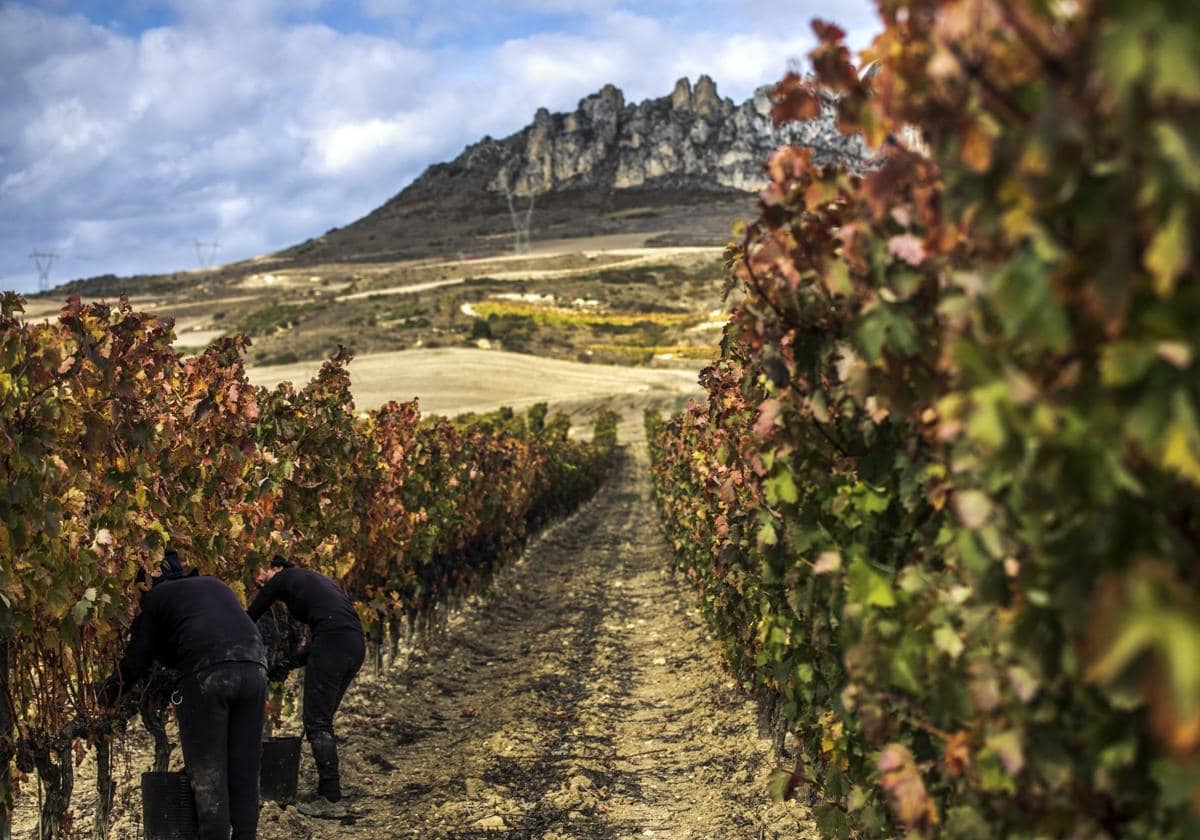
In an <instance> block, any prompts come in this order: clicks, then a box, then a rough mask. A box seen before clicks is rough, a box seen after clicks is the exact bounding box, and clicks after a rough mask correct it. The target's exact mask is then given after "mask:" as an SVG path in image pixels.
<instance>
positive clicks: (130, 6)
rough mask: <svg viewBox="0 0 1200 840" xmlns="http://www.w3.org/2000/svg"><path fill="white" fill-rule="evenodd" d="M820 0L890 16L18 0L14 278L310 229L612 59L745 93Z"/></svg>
mask: <svg viewBox="0 0 1200 840" xmlns="http://www.w3.org/2000/svg"><path fill="white" fill-rule="evenodd" d="M813 17H821V18H823V19H826V20H832V21H834V22H837V23H839V24H840V25H841V26H842V27H843V28H844V29H846V30H847V31H848V33H849V38H850V42H851V45H852V46H853V47H855V48H861V47H864V46H866V45H867V44H868V43H869V41H870V39H871V37H872V36H873V35H874V33H875V31H876V30H877V28H878V26H877V19H876V16H875V12H874V6H873V3H872V2H871V0H823V1H822V2H818V1H817V0H795V2H790V3H789V2H779V1H778V0H775V2H771V3H764V2H759V3H751V2H741V1H740V0H730V2H711V1H710V0H659V2H633V0H629V1H628V2H620V0H578V2H569V1H568V0H507V2H501V0H479V2H470V0H424V2H421V0H94V2H77V1H76V0H29V2H7V0H0V289H16V290H18V291H26V292H28V291H34V290H36V288H37V286H38V272H37V268H36V264H35V262H36V261H35V260H34V259H32V258H31V256H30V255H31V254H33V253H35V252H41V253H52V254H55V255H56V258H55V259H54V260H53V262H52V264H50V266H49V280H50V282H51V284H58V283H62V282H66V281H67V280H71V279H75V278H79V277H91V276H95V275H100V274H109V273H112V274H119V275H128V274H139V273H163V272H169V271H177V270H184V269H191V268H196V267H198V266H200V265H201V264H202V263H203V262H211V261H215V262H229V261H232V260H237V259H244V258H246V257H250V256H254V255H257V254H262V253H266V252H269V251H273V250H277V249H280V248H283V247H286V246H288V245H292V244H295V243H297V242H302V241H303V240H305V239H308V238H309V237H312V236H319V235H320V234H322V233H324V232H325V231H326V230H328V229H330V228H332V227H339V226H342V225H345V224H348V223H349V222H352V221H354V220H355V219H358V218H360V217H361V216H363V215H365V214H366V213H368V212H370V211H371V210H372V209H374V208H375V207H377V206H379V205H380V204H382V203H383V202H385V201H386V200H387V199H389V198H390V197H392V196H393V195H395V194H396V193H397V192H399V191H400V190H401V189H403V188H404V187H405V186H406V185H407V184H408V183H410V182H411V181H412V180H413V179H414V178H415V177H417V176H418V175H419V174H420V173H421V172H422V171H423V170H424V169H425V167H426V166H428V165H430V164H433V163H437V162H441V161H446V160H451V159H453V158H454V157H456V156H457V155H458V153H459V152H461V151H462V149H463V147H465V146H466V145H468V144H470V143H473V142H475V141H476V140H478V139H480V138H481V137H482V136H483V135H485V134H490V135H492V136H494V137H504V136H507V135H508V134H511V133H513V132H514V131H518V130H519V129H520V128H522V127H523V126H524V125H526V124H527V123H529V122H530V121H531V119H532V116H533V113H534V111H536V110H537V108H539V107H541V106H545V107H547V108H549V109H550V110H552V111H570V110H573V109H574V108H575V106H576V104H577V103H578V101H579V100H580V99H581V98H583V97H584V96H587V95H588V94H590V93H593V92H595V91H597V90H599V89H600V87H602V86H603V85H604V84H606V83H609V82H611V83H613V84H616V85H617V86H618V87H620V88H621V89H622V90H623V91H624V93H625V99H626V101H627V102H637V101H640V100H642V99H646V98H650V97H657V96H664V95H667V94H669V93H670V91H671V88H672V86H673V84H674V82H675V80H676V79H678V78H680V77H683V76H687V77H689V78H690V79H692V80H693V81H695V79H696V78H697V76H699V75H700V74H701V73H707V74H708V75H710V76H712V77H713V79H714V80H715V81H716V83H717V88H718V91H719V93H720V94H721V95H722V96H727V97H730V98H732V99H733V100H734V101H736V102H740V101H742V100H743V99H745V98H746V97H747V96H749V95H750V94H751V93H752V92H753V90H754V89H755V88H756V87H758V86H760V85H763V84H768V83H771V82H773V81H777V80H778V79H779V78H780V77H782V75H783V73H784V72H785V71H786V70H787V69H788V67H789V66H792V65H795V64H796V63H797V62H802V61H803V57H804V55H805V54H806V53H807V52H808V51H809V50H810V49H811V48H812V44H813V37H812V31H811V29H810V28H809V21H810V20H811V19H812V18H813ZM197 243H201V246H200V247H199V248H198V247H197ZM42 263H43V265H45V264H46V263H47V260H46V259H42Z"/></svg>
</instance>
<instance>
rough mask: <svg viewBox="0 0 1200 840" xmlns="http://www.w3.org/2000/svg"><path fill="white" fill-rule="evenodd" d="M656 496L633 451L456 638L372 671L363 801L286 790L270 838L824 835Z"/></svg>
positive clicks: (357, 731)
mask: <svg viewBox="0 0 1200 840" xmlns="http://www.w3.org/2000/svg"><path fill="white" fill-rule="evenodd" d="M648 492H649V485H648V481H647V467H646V463H645V458H644V455H643V454H641V452H640V451H635V452H633V453H631V454H628V455H626V456H625V457H623V459H622V462H621V464H620V467H619V468H618V470H617V472H616V475H615V476H614V478H613V479H612V481H610V483H609V484H608V485H607V486H606V487H605V488H604V489H603V490H602V491H601V492H600V494H599V495H598V497H597V498H596V499H595V500H593V501H592V502H591V503H590V504H589V505H587V506H586V507H585V508H584V509H582V510H581V511H580V512H578V513H577V514H576V515H575V516H574V517H572V518H571V519H569V520H567V521H564V522H562V523H559V524H557V525H555V526H553V527H552V528H551V529H550V530H548V531H547V532H546V533H545V534H543V535H542V536H541V537H540V538H538V539H536V540H535V542H534V543H533V544H532V545H531V546H530V548H529V550H528V551H527V552H526V555H525V557H524V558H523V559H522V560H521V561H520V562H519V563H518V564H516V565H515V566H514V567H513V568H512V569H510V570H509V571H507V572H506V574H505V576H504V578H503V579H502V580H501V581H500V582H499V583H498V585H497V591H496V592H495V593H493V595H492V596H491V597H489V598H488V599H486V600H485V601H483V602H482V603H480V604H478V605H476V606H475V607H473V608H471V609H468V610H467V611H466V612H464V613H462V614H460V615H459V616H458V617H457V618H456V619H455V620H454V621H453V622H452V625H451V627H450V630H449V631H448V632H447V633H446V635H444V636H443V637H441V638H439V639H437V640H435V641H433V642H432V643H431V644H430V645H429V646H427V647H426V648H425V649H424V651H422V652H420V653H418V654H414V655H412V656H411V658H410V660H409V661H408V663H407V664H401V665H400V666H398V667H397V668H395V669H392V670H385V672H384V673H383V674H381V675H379V676H370V675H367V676H363V677H361V678H360V680H359V683H358V684H357V686H356V687H355V688H354V689H352V694H351V695H350V697H349V698H348V700H347V703H346V706H345V710H344V712H343V714H342V715H341V716H340V717H339V720H338V726H339V738H340V740H341V742H342V747H341V751H342V756H343V765H344V771H343V773H344V779H345V786H346V788H347V791H348V793H349V795H350V796H351V797H352V802H353V810H354V816H353V817H352V818H351V819H348V820H346V821H345V822H344V823H336V822H335V823H330V822H329V821H321V820H315V819H310V818H307V817H304V816H301V815H300V814H298V813H297V812H296V811H295V809H292V808H288V809H286V810H280V809H279V808H278V807H276V806H274V805H269V806H267V807H266V809H265V810H264V812H263V823H262V826H261V830H260V836H261V837H262V838H264V840H304V838H323V837H338V838H371V840H382V838H387V837H422V838H467V837H485V836H507V837H519V838H544V840H554V839H555V838H596V839H597V840H599V839H600V838H605V839H606V840H607V838H614V839H615V838H628V837H639V838H640V837H657V838H671V839H672V840H683V838H695V840H700V838H705V840H710V838H724V839H726V840H735V839H736V840H743V838H749V839H750V840H754V838H770V837H780V838H782V837H788V838H806V837H816V836H817V833H816V830H815V828H814V827H812V825H811V823H810V822H809V821H808V815H807V811H806V810H805V808H804V807H803V806H801V805H799V804H797V803H794V802H793V803H771V802H770V801H769V800H768V798H767V794H766V788H767V779H768V777H769V775H770V772H771V769H772V768H773V766H774V759H773V758H772V756H771V754H770V744H769V742H768V741H767V740H765V739H760V738H759V736H758V731H757V727H756V714H755V710H754V707H753V704H752V703H750V702H748V701H747V700H746V698H745V697H744V696H743V695H742V694H741V693H740V692H738V691H736V690H735V688H734V686H733V683H732V682H731V681H730V679H729V677H728V676H727V675H726V674H725V672H724V671H723V669H722V667H721V663H720V659H719V656H718V654H717V652H716V650H715V647H714V645H713V643H712V641H711V640H710V639H709V638H708V636H707V633H706V631H705V630H704V628H703V627H702V623H701V619H700V617H699V615H698V613H697V612H696V611H695V610H694V609H692V608H690V606H689V602H688V600H687V598H686V597H685V593H684V591H683V590H682V589H681V585H680V584H679V583H678V582H677V581H675V580H674V579H673V578H672V577H671V576H670V575H669V574H668V573H667V572H666V571H665V570H666V568H667V566H668V563H667V554H666V552H667V547H666V545H665V544H664V543H663V541H662V539H661V537H660V536H659V532H658V530H657V524H656V522H655V520H654V512H653V509H652V507H651V504H650V502H649V499H648ZM311 772H312V770H311V761H310V760H309V757H308V756H307V755H306V756H305V759H304V769H303V771H302V782H301V784H302V787H305V786H310V785H312V784H313V779H312V777H311Z"/></svg>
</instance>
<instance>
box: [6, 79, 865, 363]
mask: <svg viewBox="0 0 1200 840" xmlns="http://www.w3.org/2000/svg"><path fill="white" fill-rule="evenodd" d="M769 112H770V100H769V98H768V94H767V89H766V88H763V89H760V90H759V91H758V92H757V93H756V94H755V95H754V96H752V97H750V98H748V99H746V100H745V101H744V102H741V103H735V102H733V101H732V100H730V99H728V98H722V97H721V96H720V95H719V94H718V92H717V88H716V85H715V83H713V81H712V80H711V79H709V78H708V77H706V76H701V77H700V78H699V79H698V80H697V82H696V83H695V84H694V85H693V84H692V83H691V82H690V81H689V80H687V79H680V80H679V82H677V83H676V85H675V88H674V90H673V91H672V93H671V94H670V95H667V96H662V97H658V98H653V99H647V100H645V101H642V102H639V103H627V102H626V101H625V96H624V94H623V93H622V92H621V91H620V90H619V89H618V88H616V87H614V86H612V85H606V86H605V87H604V88H602V89H601V90H600V91H598V92H597V93H595V94H592V95H590V96H586V97H584V98H583V99H581V100H580V102H579V104H578V107H577V108H576V109H575V110H574V111H573V112H570V113H550V112H549V111H547V110H546V109H544V108H543V109H539V110H538V111H537V112H536V113H535V114H534V115H533V119H532V121H531V122H530V124H529V125H527V126H525V127H524V128H522V129H521V130H519V131H517V132H514V133H513V134H511V135H509V136H507V137H504V138H501V139H498V140H497V139H493V138H490V137H484V138H482V139H481V140H480V141H479V142H477V143H474V144H472V145H470V146H468V147H467V148H465V149H464V150H463V151H462V153H461V154H460V155H458V156H457V157H456V158H455V159H454V160H452V161H449V162H445V163H438V164H435V165H433V166H430V167H429V168H428V169H427V170H426V171H425V172H424V173H423V174H422V175H421V176H420V177H418V178H417V179H416V180H415V181H414V182H413V183H412V184H410V185H408V186H407V187H405V188H404V189H402V190H401V191H400V192H399V193H397V194H396V195H395V196H393V197H392V198H391V199H390V200H388V201H387V202H385V203H384V204H383V205H381V206H380V207H379V208H377V209H376V210H374V211H373V212H371V213H369V214H367V215H366V216H364V217H363V218H361V219H358V220H357V221H353V222H351V223H350V224H348V225H346V226H345V227H342V228H337V229H334V230H331V231H328V232H327V233H326V234H324V235H323V236H320V237H317V238H314V239H310V240H308V241H306V242H304V243H301V244H298V245H296V246H293V247H290V248H286V249H284V250H282V251H279V252H277V253H273V254H266V255H263V256H259V257H256V258H253V259H249V260H243V261H241V262H236V263H230V264H227V265H224V266H218V267H216V268H213V269H210V270H203V271H188V272H178V273H175V274H170V275H160V276H154V277H137V278H121V277H114V276H111V275H109V276H105V277H99V278H91V279H88V280H82V281H76V282H73V283H70V284H67V286H65V287H60V288H59V289H57V290H55V291H54V292H52V293H50V294H49V295H47V296H44V297H41V298H40V299H37V300H35V301H33V302H32V303H31V307H30V311H29V314H30V315H31V316H33V317H41V316H42V315H45V314H49V313H51V312H53V311H54V310H55V309H56V308H57V306H59V305H61V301H62V299H63V297H64V296H65V294H64V293H66V292H75V293H79V294H81V295H83V296H84V297H91V298H96V297H104V298H108V299H110V300H111V299H112V298H114V297H116V296H118V295H120V294H128V295H130V296H131V298H132V299H133V302H134V304H135V306H137V307H138V308H141V309H146V310H150V311H154V312H155V313H156V314H159V315H163V316H170V317H174V318H176V333H177V335H178V345H179V346H180V347H182V348H186V349H189V350H198V349H200V348H202V347H203V346H204V345H206V344H207V343H208V342H209V341H210V340H212V339H213V338H215V337H217V336H220V335H222V334H226V333H233V332H243V333H246V334H247V335H249V336H250V337H251V338H252V339H253V341H254V347H253V349H252V350H251V352H250V359H249V361H250V362H251V363H252V364H254V365H255V366H256V367H259V368H262V367H269V366H272V365H289V364H296V363H302V362H307V361H313V360H317V359H320V358H323V357H325V356H327V355H328V354H329V353H331V352H333V351H334V350H335V349H336V348H337V346H338V345H339V344H342V345H346V346H348V347H351V348H352V349H354V350H355V352H357V353H358V354H360V355H363V354H380V353H393V352H396V351H401V350H409V349H416V348H422V349H434V348H439V347H472V348H481V349H488V350H510V351H516V352H522V353H527V354H532V355H537V356H542V357H555V358H559V359H566V360H572V361H581V362H601V363H609V364H626V365H627V364H638V365H644V364H653V365H660V366H687V367H688V368H691V369H694V368H695V367H696V366H697V365H699V364H701V363H702V362H703V361H704V360H706V359H709V358H711V357H712V355H713V353H714V351H715V348H716V341H717V339H718V338H719V329H720V325H721V324H722V323H723V320H724V319H723V318H722V317H721V313H722V308H723V302H722V285H723V277H724V270H723V267H722V253H721V252H722V248H723V246H724V245H725V244H726V243H728V242H729V241H730V240H731V239H732V233H731V229H732V226H733V223H734V222H735V220H737V219H738V218H749V217H750V216H751V215H752V214H753V208H754V201H755V193H756V191H757V189H758V186H759V184H760V183H761V182H762V180H763V178H764V175H763V165H764V163H765V161H766V160H767V158H768V157H769V155H770V153H771V151H772V150H773V149H775V148H777V147H778V146H779V145H780V144H781V143H783V142H785V141H791V142H799V143H803V144H806V145H808V146H810V147H811V148H813V149H814V153H815V155H816V156H817V158H818V159H819V160H822V161H835V160H836V161H846V160H850V161H851V162H853V161H856V160H860V159H861V158H862V157H863V156H864V154H865V152H864V149H863V147H862V143H861V141H860V140H859V139H858V138H846V137H843V136H842V135H840V134H839V133H838V132H837V131H836V129H835V127H834V124H833V115H832V112H831V110H830V109H829V107H828V106H827V107H826V110H825V113H823V114H822V115H821V116H820V117H819V118H817V119H814V120H811V121H809V122H805V123H800V124H796V125H792V126H790V127H788V128H786V129H778V128H776V127H775V126H774V125H773V123H772V121H771V119H770V116H769ZM517 228H524V229H525V230H524V231H523V236H522V237H521V241H517V238H516V236H515V230H516V229H517ZM514 252H515V253H514Z"/></svg>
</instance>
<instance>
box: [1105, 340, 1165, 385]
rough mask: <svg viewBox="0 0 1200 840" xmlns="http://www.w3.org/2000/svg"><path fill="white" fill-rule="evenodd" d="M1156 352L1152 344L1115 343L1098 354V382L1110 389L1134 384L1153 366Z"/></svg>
mask: <svg viewBox="0 0 1200 840" xmlns="http://www.w3.org/2000/svg"><path fill="white" fill-rule="evenodd" d="M1157 357H1158V352H1157V350H1156V348H1155V347H1154V346H1153V345H1152V344H1148V343H1144V342H1140V341H1116V342H1113V343H1112V344H1109V345H1107V346H1106V347H1105V348H1104V349H1103V350H1102V351H1101V352H1100V381H1101V382H1103V383H1104V384H1105V385H1107V386H1109V387H1110V388H1119V387H1121V386H1122V385H1128V384H1129V383H1131V382H1136V381H1137V380H1139V379H1141V378H1142V376H1144V375H1145V373H1146V371H1147V370H1149V369H1150V366H1151V365H1153V364H1154V362H1155V360H1156V359H1157Z"/></svg>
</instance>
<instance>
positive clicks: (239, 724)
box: [100, 549, 267, 840]
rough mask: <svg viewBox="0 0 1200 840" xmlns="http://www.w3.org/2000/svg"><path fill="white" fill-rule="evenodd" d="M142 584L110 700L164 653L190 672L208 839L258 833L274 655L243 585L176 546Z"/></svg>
mask: <svg viewBox="0 0 1200 840" xmlns="http://www.w3.org/2000/svg"><path fill="white" fill-rule="evenodd" d="M152 578H153V580H152V581H151V586H150V589H149V591H147V592H145V593H143V594H142V597H141V602H140V607H141V610H140V612H139V613H138V615H137V617H136V618H134V620H133V626H132V627H131V628H130V635H129V644H128V645H127V646H126V648H125V654H124V656H123V657H122V658H121V662H120V665H119V667H118V669H117V672H116V673H115V674H113V675H112V676H111V677H109V678H108V680H107V681H106V682H105V684H104V687H103V689H102V691H101V698H100V699H101V701H102V702H103V703H105V704H106V705H109V706H113V705H116V703H117V702H118V701H119V700H120V698H121V696H122V695H123V694H124V693H125V692H126V691H127V690H128V689H129V688H130V687H131V686H133V685H134V684H135V683H137V682H139V681H140V680H141V679H143V678H144V677H145V676H146V674H148V673H149V672H150V670H151V668H152V667H153V665H154V661H155V660H158V661H159V662H160V663H162V664H163V665H165V666H166V667H168V668H173V669H175V670H177V671H179V672H180V680H179V683H178V684H177V687H176V691H175V692H174V696H173V697H172V702H175V703H176V706H175V716H176V718H177V719H178V721H179V740H180V743H181V745H182V747H183V761H184V765H185V768H186V770H187V774H188V777H189V779H190V780H191V784H192V791H193V793H194V794H195V797H196V815H197V817H198V818H199V828H200V834H199V837H200V840H228V838H229V836H230V828H232V830H233V840H254V838H255V837H256V835H257V832H258V774H259V765H260V762H261V760H262V729H263V706H264V703H265V701H266V693H267V677H266V657H265V656H264V653H263V644H262V638H261V637H260V636H259V633H258V628H256V627H255V626H254V622H252V621H250V619H249V618H247V616H246V613H245V612H244V611H243V610H242V605H241V602H240V601H239V600H238V597H237V595H235V594H234V593H233V590H232V589H230V588H229V587H228V586H226V585H225V584H224V583H223V582H221V581H220V580H218V579H217V578H215V577H210V576H208V575H200V574H199V573H197V572H196V571H195V570H193V571H192V572H191V574H186V575H185V574H184V572H183V566H182V564H181V563H180V561H179V555H178V554H176V552H175V551H173V550H171V549H168V550H166V551H165V552H164V555H163V560H162V564H161V566H160V567H159V569H158V570H156V571H155V572H154V574H153V575H152Z"/></svg>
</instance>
